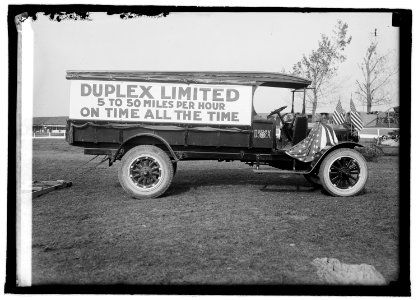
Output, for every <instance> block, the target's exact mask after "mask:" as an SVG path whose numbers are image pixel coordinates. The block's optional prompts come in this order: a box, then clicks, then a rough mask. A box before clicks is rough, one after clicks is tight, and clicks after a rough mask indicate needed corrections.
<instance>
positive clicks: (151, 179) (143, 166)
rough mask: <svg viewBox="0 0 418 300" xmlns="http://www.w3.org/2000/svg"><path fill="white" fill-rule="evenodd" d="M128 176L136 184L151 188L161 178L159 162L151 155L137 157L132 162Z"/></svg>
mask: <svg viewBox="0 0 418 300" xmlns="http://www.w3.org/2000/svg"><path fill="white" fill-rule="evenodd" d="M129 177H130V178H131V180H132V181H133V183H135V184H136V185H137V186H139V187H141V188H144V189H147V188H151V187H153V186H155V185H156V184H157V183H158V182H159V181H160V179H161V167H160V164H159V163H158V162H157V161H156V160H155V159H154V158H152V157H139V158H137V159H136V160H134V161H133V162H132V164H131V166H130V170H129Z"/></svg>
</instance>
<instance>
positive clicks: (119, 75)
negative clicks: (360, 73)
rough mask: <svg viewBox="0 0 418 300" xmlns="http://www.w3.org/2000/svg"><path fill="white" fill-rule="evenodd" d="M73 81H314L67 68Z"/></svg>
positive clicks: (287, 84) (288, 84)
mask: <svg viewBox="0 0 418 300" xmlns="http://www.w3.org/2000/svg"><path fill="white" fill-rule="evenodd" d="M66 78H67V79H70V80H115V81H118V80H119V81H140V82H165V83H183V84H218V85H221V84H225V85H247V86H248V85H250V86H268V87H279V88H293V89H301V88H305V87H307V86H308V85H309V84H310V83H311V81H310V80H307V79H304V78H301V77H297V76H293V75H288V74H282V73H268V72H148V71H67V76H66Z"/></svg>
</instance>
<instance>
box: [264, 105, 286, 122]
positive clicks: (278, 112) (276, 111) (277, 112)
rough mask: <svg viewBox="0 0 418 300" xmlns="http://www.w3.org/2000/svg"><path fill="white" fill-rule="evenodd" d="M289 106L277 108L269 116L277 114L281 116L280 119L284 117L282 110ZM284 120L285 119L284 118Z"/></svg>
mask: <svg viewBox="0 0 418 300" xmlns="http://www.w3.org/2000/svg"><path fill="white" fill-rule="evenodd" d="M286 107H287V106H282V107H280V108H278V109H276V110H273V111H272V112H271V113H270V114H269V115H268V116H267V117H271V116H272V115H275V114H277V115H278V116H279V118H280V119H282V116H281V115H280V112H281V111H282V110H283V109H285V108H286ZM282 121H283V120H282Z"/></svg>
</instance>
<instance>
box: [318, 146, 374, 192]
mask: <svg viewBox="0 0 418 300" xmlns="http://www.w3.org/2000/svg"><path fill="white" fill-rule="evenodd" d="M367 177H368V170H367V164H366V160H365V159H364V157H363V155H361V154H360V153H359V152H357V151H356V150H354V149H337V150H335V151H333V152H331V153H330V154H329V155H327V156H326V157H325V158H324V160H323V161H322V163H321V167H320V169H319V178H320V180H321V184H322V186H323V188H324V189H325V190H326V191H327V192H328V193H330V194H331V195H333V196H340V197H343V196H354V195H356V194H358V193H360V192H361V191H362V190H363V189H364V187H365V185H366V181H367Z"/></svg>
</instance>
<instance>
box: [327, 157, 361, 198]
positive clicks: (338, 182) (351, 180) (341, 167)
mask: <svg viewBox="0 0 418 300" xmlns="http://www.w3.org/2000/svg"><path fill="white" fill-rule="evenodd" d="M329 179H330V181H331V183H332V185H334V186H335V187H337V188H339V189H342V190H347V189H350V188H352V187H354V186H355V185H356V184H357V182H358V181H359V179H360V165H359V163H358V162H357V161H356V160H355V159H354V158H352V157H339V158H337V159H336V160H334V161H333V162H332V164H331V166H330V168H329Z"/></svg>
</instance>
